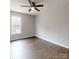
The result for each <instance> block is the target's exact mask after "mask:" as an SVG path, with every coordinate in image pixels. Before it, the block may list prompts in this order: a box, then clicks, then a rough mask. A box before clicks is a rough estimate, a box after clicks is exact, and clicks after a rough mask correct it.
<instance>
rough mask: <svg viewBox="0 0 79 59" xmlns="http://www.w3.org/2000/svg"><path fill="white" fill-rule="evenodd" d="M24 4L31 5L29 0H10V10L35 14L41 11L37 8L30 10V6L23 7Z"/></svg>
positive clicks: (37, 2) (40, 0) (35, 0)
mask: <svg viewBox="0 0 79 59" xmlns="http://www.w3.org/2000/svg"><path fill="white" fill-rule="evenodd" d="M32 1H33V2H35V3H36V4H39V3H41V4H43V1H44V0H32ZM22 5H27V6H28V5H29V2H28V0H10V10H11V11H16V12H20V13H26V14H33V15H37V14H38V13H39V12H37V11H36V10H33V11H31V12H29V11H28V10H29V7H21V6H22ZM38 9H39V8H38Z"/></svg>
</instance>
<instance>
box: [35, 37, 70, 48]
mask: <svg viewBox="0 0 79 59" xmlns="http://www.w3.org/2000/svg"><path fill="white" fill-rule="evenodd" d="M36 37H38V38H41V39H43V40H46V41H48V42H50V43H54V44H56V45H59V46H62V47H64V48H67V49H69V47H68V46H65V45H62V44H60V43H57V42H54V41H51V40H48V39H46V38H44V37H41V36H36Z"/></svg>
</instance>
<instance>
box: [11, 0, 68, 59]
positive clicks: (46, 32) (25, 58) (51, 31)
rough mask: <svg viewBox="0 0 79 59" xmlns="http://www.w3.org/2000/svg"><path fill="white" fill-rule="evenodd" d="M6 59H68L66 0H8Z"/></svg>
mask: <svg viewBox="0 0 79 59" xmlns="http://www.w3.org/2000/svg"><path fill="white" fill-rule="evenodd" d="M10 28H11V29H10V49H11V50H10V54H11V55H10V59H69V0H10Z"/></svg>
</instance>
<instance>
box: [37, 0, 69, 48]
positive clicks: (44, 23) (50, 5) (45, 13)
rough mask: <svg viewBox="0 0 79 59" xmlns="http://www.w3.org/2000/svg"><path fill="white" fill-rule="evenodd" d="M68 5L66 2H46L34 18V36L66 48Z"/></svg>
mask: <svg viewBox="0 0 79 59" xmlns="http://www.w3.org/2000/svg"><path fill="white" fill-rule="evenodd" d="M68 3H69V1H68V0H46V2H45V3H44V8H42V9H41V12H40V14H39V15H38V16H37V17H36V30H37V31H36V35H37V36H38V37H40V38H43V39H45V40H47V41H50V42H54V43H56V44H59V45H61V46H64V47H66V48H68V44H69V43H68V42H69V27H68V26H69V13H68V12H69V5H68Z"/></svg>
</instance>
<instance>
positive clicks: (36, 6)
mask: <svg viewBox="0 0 79 59" xmlns="http://www.w3.org/2000/svg"><path fill="white" fill-rule="evenodd" d="M43 6H44V5H35V7H43Z"/></svg>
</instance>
